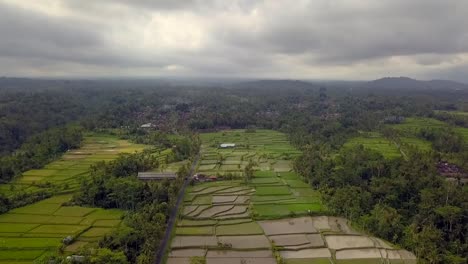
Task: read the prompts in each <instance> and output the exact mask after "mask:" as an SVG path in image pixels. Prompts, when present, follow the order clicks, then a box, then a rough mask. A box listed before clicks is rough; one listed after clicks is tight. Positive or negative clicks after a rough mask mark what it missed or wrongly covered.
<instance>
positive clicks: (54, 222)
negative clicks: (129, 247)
mask: <svg viewBox="0 0 468 264" xmlns="http://www.w3.org/2000/svg"><path fill="white" fill-rule="evenodd" d="M144 148H145V146H144V145H138V144H133V143H130V142H128V141H126V140H119V139H118V138H116V137H114V136H108V135H97V134H90V135H87V136H86V137H85V139H84V141H83V145H82V147H81V148H79V149H75V150H70V151H68V152H67V153H65V154H64V155H63V156H62V157H61V158H60V159H58V160H56V161H54V162H51V163H49V164H48V165H46V166H45V167H44V168H42V169H34V170H29V171H26V172H24V173H23V175H22V176H20V177H18V178H16V179H14V180H13V181H12V182H11V183H9V184H2V185H0V191H1V192H2V193H5V194H6V195H12V194H14V193H18V192H24V193H28V192H29V193H32V192H36V191H40V190H44V189H46V190H51V191H53V193H55V194H56V195H55V196H52V197H51V198H48V199H45V200H42V201H39V202H36V203H33V204H30V205H27V206H23V207H20V208H16V209H13V210H10V211H9V212H7V213H5V214H1V215H0V264H3V263H12V264H19V263H33V261H34V260H35V259H37V258H40V257H41V256H42V255H44V254H48V253H50V252H55V251H56V250H57V249H58V248H59V247H60V246H62V239H64V238H65V237H67V236H72V237H73V238H74V239H75V241H74V243H73V244H71V245H67V246H66V247H65V252H74V251H77V250H78V249H79V248H80V247H82V246H84V245H86V244H88V243H93V242H96V241H98V240H99V239H100V238H102V237H103V236H104V235H105V234H108V233H110V232H111V231H112V229H113V228H116V227H118V226H119V225H120V222H121V217H122V214H123V212H122V211H119V210H104V209H100V208H85V207H80V206H64V205H63V204H64V203H66V202H68V201H69V200H70V199H71V193H73V192H74V191H76V190H77V189H78V187H79V182H80V180H81V179H82V178H84V177H88V176H89V174H88V171H89V167H90V165H92V164H94V163H96V162H99V161H110V160H113V159H115V158H116V157H117V156H118V154H120V153H134V152H137V151H141V150H143V149H144Z"/></svg>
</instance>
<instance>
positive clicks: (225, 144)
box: [219, 143, 236, 148]
mask: <svg viewBox="0 0 468 264" xmlns="http://www.w3.org/2000/svg"><path fill="white" fill-rule="evenodd" d="M219 147H220V148H235V147H236V144H234V143H223V144H221V145H219Z"/></svg>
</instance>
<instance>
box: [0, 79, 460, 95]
mask: <svg viewBox="0 0 468 264" xmlns="http://www.w3.org/2000/svg"><path fill="white" fill-rule="evenodd" d="M129 84H138V85H139V86H149V87H152V86H154V85H157V86H167V85H173V86H208V87H213V86H215V87H226V88H261V89H268V88H273V89H277V88H280V89H281V88H289V89H314V88H315V89H317V88H319V87H333V88H338V89H340V88H341V89H343V88H344V89H353V90H364V91H392V90H411V91H432V90H447V91H463V92H466V91H468V84H465V83H460V82H455V81H449V80H430V81H420V80H415V79H411V78H408V77H385V78H381V79H377V80H373V81H309V80H291V79H284V80H281V79H277V80H274V79H269V80H241V79H238V80H235V79H210V78H198V79H184V80H177V79H174V80H171V79H164V80H163V79H144V80H143V79H122V80H117V79H116V80H113V79H107V80H104V79H98V80H93V79H89V80H83V79H77V80H73V79H70V80H65V79H57V80H54V79H33V78H8V77H0V88H15V87H16V88H39V87H49V88H51V87H89V86H104V87H121V86H123V87H125V86H128V85H129Z"/></svg>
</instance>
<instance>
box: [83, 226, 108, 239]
mask: <svg viewBox="0 0 468 264" xmlns="http://www.w3.org/2000/svg"><path fill="white" fill-rule="evenodd" d="M111 231H112V228H105V227H92V228H90V229H88V230H86V231H85V232H84V233H82V234H81V235H80V237H85V238H86V237H102V236H104V235H105V234H109V233H110V232H111Z"/></svg>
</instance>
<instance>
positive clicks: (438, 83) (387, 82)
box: [363, 77, 468, 91]
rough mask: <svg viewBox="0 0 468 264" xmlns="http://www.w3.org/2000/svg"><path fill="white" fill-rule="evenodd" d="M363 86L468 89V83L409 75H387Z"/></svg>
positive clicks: (397, 88) (391, 88)
mask: <svg viewBox="0 0 468 264" xmlns="http://www.w3.org/2000/svg"><path fill="white" fill-rule="evenodd" d="M363 87H365V88H368V89H385V90H401V89H407V90H445V91H449V90H468V84H464V83H459V82H454V81H449V80H430V81H420V80H415V79H411V78H408V77H385V78H381V79H377V80H374V81H370V82H367V83H365V84H364V85H363Z"/></svg>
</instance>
